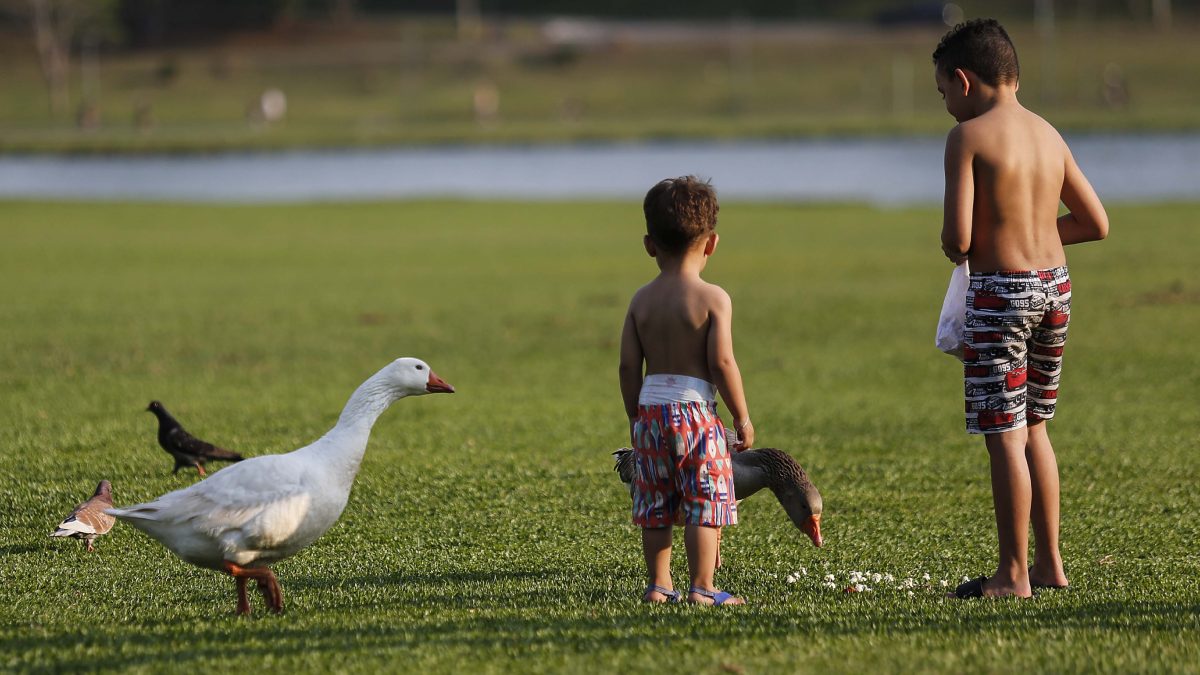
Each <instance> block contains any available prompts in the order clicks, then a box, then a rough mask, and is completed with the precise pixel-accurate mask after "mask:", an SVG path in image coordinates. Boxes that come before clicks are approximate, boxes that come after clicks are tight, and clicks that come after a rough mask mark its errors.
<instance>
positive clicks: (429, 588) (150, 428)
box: [0, 202, 1200, 673]
mask: <svg viewBox="0 0 1200 675" xmlns="http://www.w3.org/2000/svg"><path fill="white" fill-rule="evenodd" d="M1195 213H1196V206H1195V205H1179V206H1156V207H1120V208H1113V209H1111V212H1110V215H1111V217H1112V224H1113V225H1112V234H1111V236H1110V238H1109V240H1108V241H1106V242H1103V243H1101V244H1093V245H1085V246H1082V247H1079V248H1078V249H1076V250H1072V251H1070V256H1071V265H1072V272H1073V277H1074V282H1075V289H1076V296H1075V301H1074V308H1073V319H1072V329H1071V330H1072V338H1071V343H1070V346H1069V347H1068V351H1067V358H1066V366H1065V367H1066V371H1065V372H1066V376H1065V380H1064V385H1063V390H1062V392H1063V400H1062V404H1061V406H1060V413H1059V418H1058V419H1057V420H1055V421H1054V422H1053V423H1052V426H1051V433H1052V437H1053V438H1054V439H1055V440H1056V446H1057V449H1058V455H1059V461H1060V464H1061V467H1062V476H1063V484H1064V495H1063V534H1064V543H1063V552H1064V556H1065V559H1066V564H1067V570H1068V573H1069V574H1070V575H1071V577H1072V580H1073V583H1074V587H1073V589H1071V590H1069V591H1066V592H1054V593H1044V594H1041V595H1040V596H1038V597H1037V598H1036V599H1033V600H1029V601H1014V600H1009V601H994V602H992V601H986V602H985V601H976V602H956V601H948V600H944V599H943V598H942V597H941V596H942V593H943V592H944V589H943V588H941V587H940V584H939V583H938V582H940V581H942V580H946V581H947V582H948V583H949V584H950V585H954V584H955V583H956V582H957V581H958V580H959V579H960V578H961V577H962V576H963V575H976V574H979V573H983V572H989V571H990V570H991V569H992V566H993V565H994V555H995V553H994V537H995V535H994V531H993V524H992V516H991V501H990V491H989V487H988V482H987V460H986V455H985V453H984V451H983V448H982V443H980V442H979V441H978V440H977V439H971V438H968V437H967V436H966V435H965V434H964V433H963V432H962V428H961V427H962V420H961V412H960V411H961V407H962V404H961V399H960V390H961V385H960V379H959V378H960V375H959V370H958V367H957V366H956V363H955V362H954V361H953V360H952V359H950V358H949V357H946V356H943V355H941V354H939V353H938V352H937V351H936V350H935V349H934V347H933V344H932V341H933V332H934V325H935V322H936V316H937V312H938V308H939V306H940V303H941V298H942V294H943V291H944V288H945V283H946V280H947V278H948V276H949V266H948V265H947V264H946V263H945V261H944V260H943V259H942V258H941V255H940V253H939V251H938V246H937V232H938V229H939V226H940V214H939V213H938V211H937V210H936V209H932V208H929V209H911V210H909V209H906V210H873V209H869V208H864V207H851V206H808V207H799V206H787V205H752V204H739V203H728V204H725V205H724V208H723V209H722V214H721V215H722V224H721V232H722V234H723V239H722V243H721V247H720V249H719V250H718V252H717V255H716V257H715V258H714V259H713V260H712V263H711V265H710V267H709V270H708V273H707V276H708V278H709V279H711V280H712V281H715V282H717V283H720V284H722V285H724V286H725V287H726V288H727V289H728V290H729V291H730V293H731V294H732V296H733V299H734V304H735V335H736V343H737V350H738V354H739V361H740V364H741V367H742V372H743V374H744V376H745V380H746V385H747V394H748V398H749V403H750V406H751V410H752V412H753V415H754V419H755V423H756V427H757V429H758V434H759V439H760V441H761V445H764V446H766V445H771V446H776V447H780V448H783V449H785V450H787V451H789V452H790V453H791V454H792V455H793V456H795V457H796V458H797V459H799V460H800V461H801V462H802V463H803V464H804V465H805V467H806V468H807V469H808V470H809V472H810V473H811V475H812V477H813V479H814V481H815V482H816V483H817V485H818V486H819V487H820V488H821V491H822V493H823V494H824V497H825V508H826V514H825V517H824V520H823V528H824V532H825V536H826V541H827V545H826V547H825V548H823V549H820V550H818V549H815V548H813V547H812V546H811V545H810V544H809V543H808V541H807V538H805V537H804V536H803V535H802V534H801V533H799V532H798V531H796V530H795V529H794V528H793V527H792V526H791V525H790V523H789V522H788V521H787V519H786V517H785V515H784V513H783V511H782V509H780V508H779V507H778V505H777V504H776V503H775V502H774V500H773V498H772V497H771V496H770V495H769V494H762V495H758V496H755V497H754V498H752V499H750V500H747V501H746V502H745V503H744V504H743V505H742V509H741V513H742V524H741V525H739V526H738V527H736V528H733V529H731V530H730V531H729V532H728V533H727V535H726V537H725V547H724V553H725V558H726V568H725V569H723V570H722V571H721V572H720V573H719V574H718V583H719V584H721V585H722V586H723V587H725V588H727V589H729V590H731V591H735V592H737V593H740V594H742V595H744V596H745V597H746V598H747V599H748V600H749V602H750V603H751V604H750V605H749V606H747V607H742V608H726V609H703V608H693V607H648V606H643V605H642V604H640V603H639V602H638V598H639V595H640V590H641V588H642V585H643V576H642V575H643V571H642V563H641V558H640V550H639V547H638V543H637V542H638V535H637V532H636V531H635V530H634V528H633V527H632V526H631V525H630V524H629V522H628V519H629V516H628V509H629V498H628V494H627V493H626V492H625V490H624V488H623V487H622V486H621V485H620V484H619V483H618V482H617V479H616V477H615V475H614V473H613V472H612V470H611V469H612V465H611V460H610V457H609V454H608V453H609V452H610V451H611V450H612V449H614V448H616V447H618V446H621V445H624V444H625V443H626V438H625V422H624V419H623V416H622V408H621V402H620V397H619V393H618V388H617V382H616V359H617V356H616V350H617V344H616V341H617V337H618V331H619V328H620V325H621V320H622V315H623V312H624V308H625V302H626V300H627V298H628V296H629V295H630V294H631V293H632V291H633V290H634V289H635V288H636V287H637V286H638V285H640V284H641V283H643V282H644V281H645V280H646V279H648V278H649V277H650V276H651V275H652V273H653V271H654V267H653V263H652V261H650V260H649V259H648V258H646V257H645V256H644V255H643V254H642V253H641V245H640V227H641V220H640V210H639V208H638V204H636V203H632V202H631V203H628V204H626V203H564V204H520V203H470V202H467V203H460V202H412V203H392V204H361V205H320V206H312V205H309V206H255V207H221V206H185V205H169V204H160V205H117V204H45V203H26V202H8V203H3V204H0V235H2V237H3V246H0V288H3V289H4V292H3V294H0V336H2V343H3V345H4V349H3V350H0V449H2V451H0V499H2V500H3V503H4V506H3V508H2V509H0V519H2V520H0V532H2V533H3V535H2V537H0V557H2V561H0V668H2V669H5V670H10V671H34V672H50V671H67V670H76V671H77V670H92V669H96V670H113V671H116V670H120V671H122V672H136V671H146V672H149V671H167V670H174V671H178V670H185V669H186V670H188V671H189V672H191V671H195V672H235V671H243V672H246V671H258V672H332V671H337V672H364V673H366V672H378V671H381V670H383V671H413V672H417V671H420V672H424V671H433V672H451V671H453V672H577V671H578V672H616V671H631V672H663V671H673V672H701V673H719V672H732V673H741V672H747V673H752V672H781V671H782V672H796V671H799V672H808V671H816V672H824V671H836V672H876V671H878V670H880V669H886V670H893V671H897V670H899V671H908V672H964V671H973V672H978V671H984V672H987V671H993V672H1021V671H1037V672H1072V671H1092V672H1130V671H1177V672H1196V671H1197V663H1200V630H1198V629H1200V619H1198V614H1200V586H1198V585H1197V584H1196V582H1195V580H1196V577H1197V575H1198V574H1200V557H1198V556H1197V548H1196V545H1197V541H1200V526H1198V524H1197V523H1198V516H1200V498H1198V497H1197V493H1196V491H1195V486H1196V485H1197V481H1200V468H1198V465H1197V463H1196V456H1197V455H1196V453H1197V450H1198V449H1200V448H1198V447H1197V446H1198V441H1200V437H1198V435H1197V434H1198V430H1200V406H1197V402H1198V399H1200V396H1198V395H1197V393H1196V392H1197V390H1198V386H1200V371H1197V369H1196V357H1195V347H1194V341H1195V336H1196V335H1197V334H1198V333H1200V285H1198V282H1197V278H1196V275H1195V251H1196V250H1197V249H1198V247H1200V230H1197V228H1196V226H1195V222H1194V220H1195ZM403 355H413V356H419V357H422V358H424V359H426V360H427V361H429V363H430V364H431V366H432V367H433V368H434V369H435V370H436V371H437V372H438V373H439V374H440V375H442V376H443V377H444V378H446V379H447V380H448V381H449V382H451V383H453V384H454V385H455V386H456V387H457V388H458V393H457V394H455V395H453V396H436V397H427V398H419V399H409V400H404V401H400V402H399V403H397V404H396V405H395V406H394V407H393V409H392V410H390V411H389V412H387V413H386V414H385V415H384V417H383V418H382V419H381V420H380V422H379V423H378V425H377V426H376V427H375V431H374V434H373V436H372V439H371V444H370V447H369V449H368V451H367V457H366V460H365V462H364V464H363V467H362V472H361V473H360V475H359V478H358V482H357V485H356V488H355V491H354V493H353V494H352V496H351V499H350V503H349V505H348V507H347V509H346V512H345V514H344V515H343V517H342V520H341V521H340V522H339V523H338V524H337V525H336V526H335V527H334V528H333V529H332V530H330V532H329V533H328V534H327V535H326V536H325V537H324V538H322V539H321V540H319V541H318V542H317V543H316V544H315V545H313V546H312V547H311V548H310V549H308V550H306V551H304V552H302V553H301V554H299V555H298V556H296V557H295V558H293V559H291V560H289V561H287V562H284V563H282V564H280V565H279V566H278V567H277V572H278V574H279V577H280V581H281V583H282V585H283V590H284V593H285V597H286V600H287V603H288V605H287V613H286V614H285V615H283V616H271V615H267V614H265V613H264V612H263V610H262V605H261V601H260V600H259V599H258V597H257V596H255V598H254V602H255V610H256V612H255V614H254V615H253V616H252V617H251V618H249V619H237V618H235V617H233V616H232V610H233V607H234V585H233V582H232V580H231V579H229V578H228V577H223V576H220V575H218V574H216V573H213V572H209V571H204V570H199V569H195V568H192V567H190V566H187V565H185V564H184V563H182V562H180V561H178V560H177V559H176V558H174V557H173V556H172V555H171V554H169V553H168V552H167V551H166V550H165V549H164V548H163V547H162V546H160V545H159V544H158V543H156V542H154V541H152V540H151V539H149V538H148V537H146V536H144V535H142V534H141V533H139V532H136V531H134V530H133V529H131V528H129V527H126V526H123V525H120V524H118V526H117V527H116V528H114V530H113V532H112V533H111V534H110V535H108V536H107V537H104V538H102V539H101V540H100V541H99V542H98V543H97V548H98V552H97V553H95V554H90V555H89V554H86V553H84V552H83V548H82V546H81V545H80V544H79V543H78V542H75V541H69V540H66V541H64V540H50V539H49V538H47V535H48V534H49V532H50V531H51V530H52V529H53V526H54V525H55V524H56V523H57V522H58V521H59V519H61V518H62V517H63V516H64V515H65V514H66V513H67V512H68V511H69V510H70V508H71V507H72V506H73V505H74V504H75V503H76V502H78V501H80V500H82V499H83V498H85V497H86V496H87V495H88V494H90V491H91V490H92V489H93V488H94V486H95V484H96V482H97V481H98V480H99V479H101V478H108V479H110V480H112V481H113V484H114V491H115V496H116V501H117V502H118V503H119V504H129V503H133V502H135V501H139V500H145V499H148V498H151V497H154V496H156V495H158V494H160V493H162V492H165V491H168V490H172V489H175V488H179V487H182V486H185V485H188V484H190V483H192V482H193V481H194V480H195V477H194V475H185V474H184V473H183V472H181V473H180V474H179V475H178V476H172V475H170V468H171V461H170V458H169V457H168V456H167V455H166V454H165V453H163V452H162V451H161V450H160V449H158V447H157V444H156V442H155V439H154V431H155V424H154V421H153V418H152V417H151V416H150V415H149V414H148V413H146V412H144V408H145V406H146V404H147V402H148V401H150V400H151V399H152V398H157V399H161V400H162V401H163V402H164V403H165V404H166V405H167V406H168V407H169V408H170V409H171V410H172V411H173V412H174V413H176V415H177V416H178V417H179V418H180V419H181V421H183V423H184V424H185V426H187V427H188V428H189V429H190V430H191V431H193V432H194V433H196V434H197V435H199V436H201V437H203V438H207V439H209V440H213V441H217V442H220V443H221V444H223V445H225V446H227V447H230V448H232V449H235V450H239V451H241V452H244V453H246V454H249V455H258V454H263V453H273V452H283V451H287V450H291V449H293V448H296V447H299V446H301V445H304V444H306V443H308V442H309V441H311V440H313V439H314V438H316V437H317V436H319V435H320V434H322V433H323V432H324V431H325V430H327V429H328V428H329V427H330V426H331V425H332V424H333V423H334V421H335V420H336V418H337V415H338V413H339V411H340V410H341V406H342V404H343V403H344V402H345V399H346V398H347V397H348V396H349V394H350V392H351V391H352V390H353V389H354V388H355V387H356V386H357V385H358V384H359V382H361V381H362V380H363V379H364V378H366V377H367V376H368V375H370V374H371V373H373V372H375V371H376V370H377V369H378V368H380V367H382V366H383V365H384V364H386V363H387V362H388V361H389V360H391V359H392V358H394V357H397V356H403ZM677 541H678V544H679V546H678V549H677V553H678V555H677V556H676V563H677V575H676V582H677V583H684V580H685V576H684V564H683V559H682V558H683V556H682V541H681V540H677ZM801 568H804V569H805V570H806V571H807V575H801V576H800V578H799V580H798V581H796V582H795V583H788V580H787V577H788V576H789V575H791V574H795V573H798V572H800V570H801ZM854 570H856V571H864V572H866V571H873V572H879V573H881V574H891V575H893V576H894V577H895V578H896V579H897V580H898V581H899V580H902V579H905V578H910V577H911V578H915V579H918V580H921V578H922V574H924V573H928V574H929V575H930V580H931V583H930V585H929V586H925V585H924V583H923V581H922V584H921V586H920V587H919V588H917V589H916V591H915V592H914V594H913V595H912V596H909V595H908V594H907V592H905V591H901V590H896V589H895V588H894V584H888V583H878V584H872V585H873V586H874V588H875V590H873V591H872V592H869V593H859V594H847V593H843V592H841V591H840V590H830V589H827V588H825V587H824V586H823V585H822V579H823V577H824V576H825V575H826V574H833V575H835V577H836V579H837V580H838V582H839V584H840V585H843V586H844V585H845V583H844V582H845V581H846V580H847V578H848V575H849V573H850V572H851V571H854Z"/></svg>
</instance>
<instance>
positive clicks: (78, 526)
mask: <svg viewBox="0 0 1200 675" xmlns="http://www.w3.org/2000/svg"><path fill="white" fill-rule="evenodd" d="M112 505H113V503H112V483H109V482H108V481H106V480H102V481H100V484H99V485H97V486H96V492H95V494H93V495H92V498H91V499H89V500H87V501H86V502H84V503H82V504H80V505H79V506H76V507H75V510H74V511H72V512H71V515H69V516H67V517H66V518H64V519H63V521H62V522H61V523H59V524H58V529H56V530H54V531H53V532H51V533H50V536H51V537H73V538H75V539H82V540H83V541H84V543H85V544H87V550H88V553H91V552H92V551H95V550H96V548H95V547H94V546H93V545H92V542H93V541H95V540H96V537H99V536H100V535H102V534H108V531H109V530H111V529H112V526H113V523H115V522H116V520H117V519H116V518H113V517H112V516H110V515H108V514H107V513H105V512H104V509H111V508H112Z"/></svg>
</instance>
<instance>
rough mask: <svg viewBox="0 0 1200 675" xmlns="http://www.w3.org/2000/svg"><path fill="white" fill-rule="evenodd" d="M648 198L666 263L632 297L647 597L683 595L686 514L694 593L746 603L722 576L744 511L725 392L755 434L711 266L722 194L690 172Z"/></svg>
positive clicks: (630, 404) (625, 364)
mask: <svg viewBox="0 0 1200 675" xmlns="http://www.w3.org/2000/svg"><path fill="white" fill-rule="evenodd" d="M642 208H643V210H644V212H645V215H646V231H647V234H646V236H645V238H644V240H643V243H644V245H645V247H646V253H649V254H650V257H652V258H654V259H655V261H656V262H657V263H658V269H659V274H658V276H657V277H655V278H654V280H653V281H651V282H650V283H648V284H646V285H645V286H643V287H642V288H641V289H639V290H638V292H637V293H635V294H634V296H633V300H632V302H630V304H629V313H628V314H627V315H626V317H625V327H624V329H623V330H622V332H621V367H620V376H621V395H622V397H623V398H624V399H625V413H626V414H627V415H628V417H629V436H630V440H631V441H632V445H633V448H634V458H635V459H634V461H635V467H636V469H635V474H634V481H633V486H634V495H633V522H634V524H635V525H638V526H640V527H641V528H642V552H643V554H644V555H645V558H646V570H647V585H646V591H645V593H644V594H643V596H642V599H643V600H644V601H646V602H678V601H679V599H680V594H679V593H678V592H677V591H675V587H674V585H673V584H672V582H671V540H672V531H671V527H672V525H674V524H675V522H676V519H677V517H678V519H679V520H680V521H682V522H683V523H684V525H685V531H684V544H685V546H686V548H687V558H688V571H689V573H690V575H691V586H690V589H689V591H688V596H687V597H688V601H689V602H693V603H699V604H707V605H712V604H717V605H739V604H743V600H742V599H741V598H736V597H733V596H732V595H730V594H729V593H725V592H723V591H719V590H717V588H716V586H715V585H714V584H713V574H714V571H715V567H716V562H717V555H718V546H719V536H720V528H721V527H723V526H725V525H734V524H736V523H737V502H736V500H735V497H734V494H733V464H732V460H731V459H730V457H729V449H728V448H726V445H725V443H726V441H725V429H724V426H723V425H722V424H721V420H720V418H718V417H717V404H716V394H717V392H720V394H721V398H722V399H724V401H725V404H726V405H727V406H729V410H730V412H731V413H732V414H733V422H734V429H735V430H736V433H737V438H738V443H737V444H736V447H735V448H734V449H735V450H738V449H740V448H741V447H746V446H749V445H750V444H752V443H753V442H754V426H753V425H752V424H751V423H750V414H749V412H748V411H747V409H746V399H745V396H744V395H743V393H742V376H741V373H740V372H739V371H738V366H737V362H736V361H735V360H734V357H733V334H732V332H731V328H730V323H731V320H732V312H733V307H732V304H731V302H730V300H729V295H728V294H727V293H726V292H725V291H724V290H722V289H721V288H720V287H719V286H715V285H713V284H710V283H707V282H705V281H704V280H703V279H701V278H700V272H701V271H703V270H704V265H705V263H707V262H708V258H709V256H711V255H712V254H713V251H714V250H716V248H717V242H718V240H719V237H718V236H717V233H716V226H717V210H718V208H719V207H718V206H717V198H716V194H715V192H714V191H713V189H712V186H710V185H709V184H708V183H705V182H702V181H699V180H697V179H696V178H694V177H692V176H686V177H683V178H674V179H667V180H664V181H662V182H660V183H658V184H657V185H655V186H654V187H653V188H651V189H650V192H648V193H647V194H646V199H645V202H644V203H643V205H642ZM643 365H644V366H645V370H644V371H643ZM643 372H644V373H645V375H644V377H643Z"/></svg>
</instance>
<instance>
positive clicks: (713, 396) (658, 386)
mask: <svg viewBox="0 0 1200 675" xmlns="http://www.w3.org/2000/svg"><path fill="white" fill-rule="evenodd" d="M716 400H717V388H716V387H714V386H713V385H712V383H711V382H709V381H707V380H702V379H700V378H698V377H690V376H688V375H663V374H659V375H647V376H646V379H644V380H642V391H641V394H639V395H638V405H663V404H666V403H685V402H688V401H700V402H703V403H712V402H714V401H716Z"/></svg>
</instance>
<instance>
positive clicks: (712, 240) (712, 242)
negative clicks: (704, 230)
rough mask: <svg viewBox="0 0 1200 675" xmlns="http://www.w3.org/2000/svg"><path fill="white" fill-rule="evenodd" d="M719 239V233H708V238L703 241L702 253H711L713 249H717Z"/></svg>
mask: <svg viewBox="0 0 1200 675" xmlns="http://www.w3.org/2000/svg"><path fill="white" fill-rule="evenodd" d="M719 241H721V235H719V234H717V233H716V232H713V233H712V234H710V235H708V240H707V241H705V242H704V255H712V254H713V251H715V250H717V242H719Z"/></svg>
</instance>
